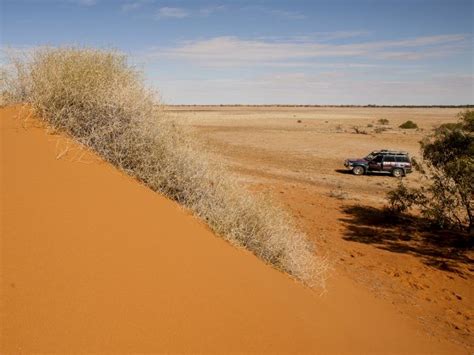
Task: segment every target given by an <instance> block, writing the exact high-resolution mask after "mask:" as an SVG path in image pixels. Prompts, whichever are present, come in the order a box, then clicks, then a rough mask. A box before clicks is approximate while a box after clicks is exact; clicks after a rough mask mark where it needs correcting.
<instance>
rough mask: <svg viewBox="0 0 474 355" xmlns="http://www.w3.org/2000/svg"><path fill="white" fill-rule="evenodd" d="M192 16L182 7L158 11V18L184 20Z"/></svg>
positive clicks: (165, 8) (163, 8) (164, 8)
mask: <svg viewBox="0 0 474 355" xmlns="http://www.w3.org/2000/svg"><path fill="white" fill-rule="evenodd" d="M189 15H190V14H189V12H188V11H187V10H186V9H183V8H180V7H162V8H160V9H159V10H158V13H157V17H158V18H175V19H182V18H185V17H188V16H189Z"/></svg>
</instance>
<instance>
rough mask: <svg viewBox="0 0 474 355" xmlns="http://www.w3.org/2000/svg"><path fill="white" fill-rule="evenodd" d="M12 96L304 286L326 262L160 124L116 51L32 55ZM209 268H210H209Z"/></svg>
mask: <svg viewBox="0 0 474 355" xmlns="http://www.w3.org/2000/svg"><path fill="white" fill-rule="evenodd" d="M13 64H14V65H15V67H16V71H15V72H14V75H13V76H10V77H9V80H8V83H9V87H8V88H7V90H9V92H10V93H11V97H12V99H13V100H16V101H20V102H24V103H27V104H29V105H30V106H31V107H32V109H33V110H34V112H35V113H37V115H38V116H39V117H40V118H41V119H43V120H45V121H46V122H47V123H48V124H50V125H51V126H52V127H53V128H55V129H56V130H58V131H62V132H66V133H68V134H69V135H71V136H73V137H74V138H75V139H76V140H77V141H79V142H80V143H81V144H83V145H84V146H86V147H89V148H91V149H93V150H94V151H96V152H97V153H98V154H99V155H100V156H101V157H102V158H104V159H105V160H107V161H108V162H110V163H112V164H113V165H115V166H116V167H118V168H119V169H121V170H122V171H124V172H126V173H127V174H129V175H131V176H133V177H135V178H137V179H138V180H139V181H141V182H142V183H144V184H146V185H147V186H148V187H149V188H151V189H152V190H154V191H158V192H160V193H163V194H164V195H166V196H168V197H169V198H171V199H173V200H175V201H177V202H179V203H180V204H182V205H183V206H185V207H187V208H189V209H190V210H192V211H193V212H194V214H196V215H197V216H198V217H200V218H201V219H203V220H204V221H205V222H206V223H207V224H208V225H209V226H210V227H211V228H212V229H213V230H214V231H215V232H216V233H217V234H218V235H221V236H223V237H225V238H226V239H227V240H229V241H230V242H232V243H234V244H236V245H239V246H243V247H245V248H247V249H249V250H251V251H252V252H253V253H254V254H256V255H257V256H258V257H260V258H261V259H263V260H264V261H265V262H267V263H269V264H271V265H274V266H275V267H276V268H278V269H280V270H283V271H285V272H287V273H289V274H290V275H292V276H294V277H295V278H298V279H300V280H303V281H304V282H306V283H308V284H312V283H314V282H316V281H320V280H322V276H323V272H324V269H325V267H326V266H325V262H324V260H323V259H320V258H318V257H316V256H315V254H314V250H313V247H312V244H311V243H310V242H309V241H308V240H307V238H306V237H305V235H304V234H303V233H301V232H300V231H299V230H298V228H296V227H295V225H294V224H293V222H292V219H291V218H290V216H289V215H288V214H287V213H286V212H285V211H284V210H283V209H281V208H278V207H276V206H275V204H274V203H273V202H269V201H268V200H267V199H265V198H264V197H262V196H260V195H254V194H250V193H249V192H248V191H247V190H245V189H243V188H242V187H241V186H239V184H238V183H237V182H236V181H234V179H233V177H232V175H231V174H230V173H227V172H226V171H225V169H224V168H223V167H222V166H221V165H220V164H219V163H217V162H216V161H214V160H213V159H212V158H211V157H210V156H209V155H207V154H206V153H203V152H202V149H201V148H200V147H198V146H197V145H196V143H195V142H193V141H192V140H191V139H190V135H189V134H187V133H186V131H185V130H184V128H182V127H180V126H179V125H178V124H177V123H176V122H175V121H173V120H171V119H169V118H167V117H166V116H165V115H164V113H163V110H161V108H160V107H159V106H158V105H157V102H156V100H155V98H154V94H153V93H152V92H151V91H150V90H148V89H146V88H145V86H144V85H143V78H142V76H141V74H140V73H139V72H138V71H137V70H135V69H134V68H133V67H131V66H129V65H128V63H127V58H126V57H125V56H124V55H122V54H120V53H117V52H113V51H105V50H96V49H81V48H59V49H57V48H45V49H39V50H37V51H36V52H34V54H33V55H32V57H31V58H30V59H28V60H22V61H21V60H20V61H16V62H15V63H13ZM216 267H218V266H216Z"/></svg>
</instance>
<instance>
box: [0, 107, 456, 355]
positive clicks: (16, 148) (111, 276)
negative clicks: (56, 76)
mask: <svg viewBox="0 0 474 355" xmlns="http://www.w3.org/2000/svg"><path fill="white" fill-rule="evenodd" d="M17 113H18V109H16V108H6V109H2V110H1V111H0V114H1V118H0V124H1V145H2V150H1V174H0V186H1V281H2V283H1V300H2V304H1V319H0V321H1V323H0V324H1V336H2V339H1V348H0V349H1V352H2V353H7V354H13V353H20V352H60V353H61V352H113V353H116V352H218V353H223V352H252V351H253V352H264V351H267V352H311V353H354V352H356V353H361V352H364V353H446V354H448V353H449V354H455V353H462V352H463V350H462V348H457V347H455V345H453V344H450V343H447V342H444V341H439V340H437V339H435V338H433V337H431V336H430V335H427V334H424V333H422V332H421V331H420V330H419V329H418V328H417V326H416V324H415V323H413V322H412V321H410V320H409V319H408V318H405V317H403V316H401V315H399V314H398V313H397V311H396V309H395V308H393V307H391V306H389V305H386V304H383V303H381V302H380V301H379V300H377V299H375V298H374V297H373V296H371V295H370V294H369V293H367V292H366V291H364V290H362V289H360V288H359V287H358V286H357V285H356V284H353V283H352V281H349V280H348V279H345V278H342V277H340V276H338V275H332V278H331V279H330V282H329V285H328V290H327V293H326V294H325V295H323V296H319V295H318V294H317V293H314V292H312V291H310V290H308V289H306V288H305V287H303V286H301V285H300V284H298V283H296V282H294V281H292V280H291V279H289V278H288V277H287V276H285V275H283V274H282V273H280V272H278V271H276V270H274V269H272V268H270V267H269V266H267V265H265V264H263V263H262V262H261V261H259V260H258V259H257V258H255V257H254V256H253V255H251V254H249V253H247V252H245V251H242V250H238V249H236V248H233V247H232V246H230V245H229V244H228V243H226V242H224V241H223V240H221V239H219V238H217V237H215V236H214V235H213V234H212V233H211V232H210V231H209V230H208V228H206V226H204V225H203V224H202V223H200V222H199V221H197V220H196V219H194V218H193V217H192V216H190V215H189V213H187V212H186V211H184V210H182V209H180V208H179V207H178V206H177V205H176V204H175V203H173V202H171V201H169V200H167V199H165V198H163V197H162V196H160V195H158V194H156V193H153V192H152V191H150V190H148V189H147V188H145V187H144V186H141V185H139V184H138V183H137V182H135V181H134V180H132V179H130V178H129V177H127V176H124V175H123V174H122V173H120V172H118V171H117V170H115V169H114V168H113V167H111V166H109V165H108V164H105V163H103V162H100V161H99V160H98V159H94V158H93V157H90V156H89V157H87V158H83V159H79V158H78V157H79V155H80V153H78V152H79V150H78V149H77V147H74V145H72V146H71V148H72V149H71V150H70V151H69V152H68V153H66V154H64V155H63V156H62V157H61V158H60V159H57V156H58V155H60V153H63V152H64V150H63V149H62V148H60V147H58V140H59V139H61V138H60V137H59V136H54V135H50V134H47V133H46V131H45V129H43V128H39V127H31V123H30V124H29V125H30V127H29V128H28V129H24V128H22V124H21V121H20V120H19V119H18V118H16V117H15V116H16V114H17ZM30 122H34V123H35V125H36V126H38V124H37V121H35V120H32V121H31V120H30Z"/></svg>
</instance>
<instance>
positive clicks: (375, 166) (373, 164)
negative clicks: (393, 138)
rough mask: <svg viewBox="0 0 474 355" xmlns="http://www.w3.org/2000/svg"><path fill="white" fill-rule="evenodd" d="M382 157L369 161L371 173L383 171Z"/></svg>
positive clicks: (378, 156)
mask: <svg viewBox="0 0 474 355" xmlns="http://www.w3.org/2000/svg"><path fill="white" fill-rule="evenodd" d="M382 159H383V156H382V155H377V156H376V157H375V158H374V159H372V160H371V161H369V170H370V171H381V170H382Z"/></svg>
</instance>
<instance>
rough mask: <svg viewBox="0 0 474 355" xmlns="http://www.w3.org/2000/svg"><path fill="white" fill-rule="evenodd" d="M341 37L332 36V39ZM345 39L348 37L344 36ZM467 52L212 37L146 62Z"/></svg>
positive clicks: (423, 45) (450, 39) (423, 42)
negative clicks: (158, 60)
mask: <svg viewBox="0 0 474 355" xmlns="http://www.w3.org/2000/svg"><path fill="white" fill-rule="evenodd" d="M341 35H343V34H341V33H339V34H338V33H336V34H335V37H337V36H341ZM344 35H346V36H347V35H349V33H344ZM466 48H469V45H468V40H467V37H466V36H465V35H462V34H454V35H440V36H423V37H416V38H410V39H403V40H387V41H371V42H370V41H366V42H359V43H351V44H331V43H325V42H318V41H306V40H301V41H269V40H262V39H257V40H246V39H240V38H238V37H215V38H211V39H205V40H195V41H186V42H182V43H181V44H179V45H177V46H176V47H173V48H155V49H152V50H150V51H149V53H148V56H149V57H150V58H157V59H160V58H161V59H173V60H176V59H181V60H188V61H192V62H194V63H202V64H205V65H206V66H246V65H258V64H264V65H268V64H272V63H273V64H280V65H284V64H286V65H289V64H293V65H295V66H298V65H304V63H305V62H308V61H311V60H314V59H315V58H322V57H340V58H346V57H366V58H376V59H385V60H389V59H393V60H418V59H422V58H427V57H437V56H445V55H449V54H452V53H458V52H459V51H462V50H463V49H466Z"/></svg>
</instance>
